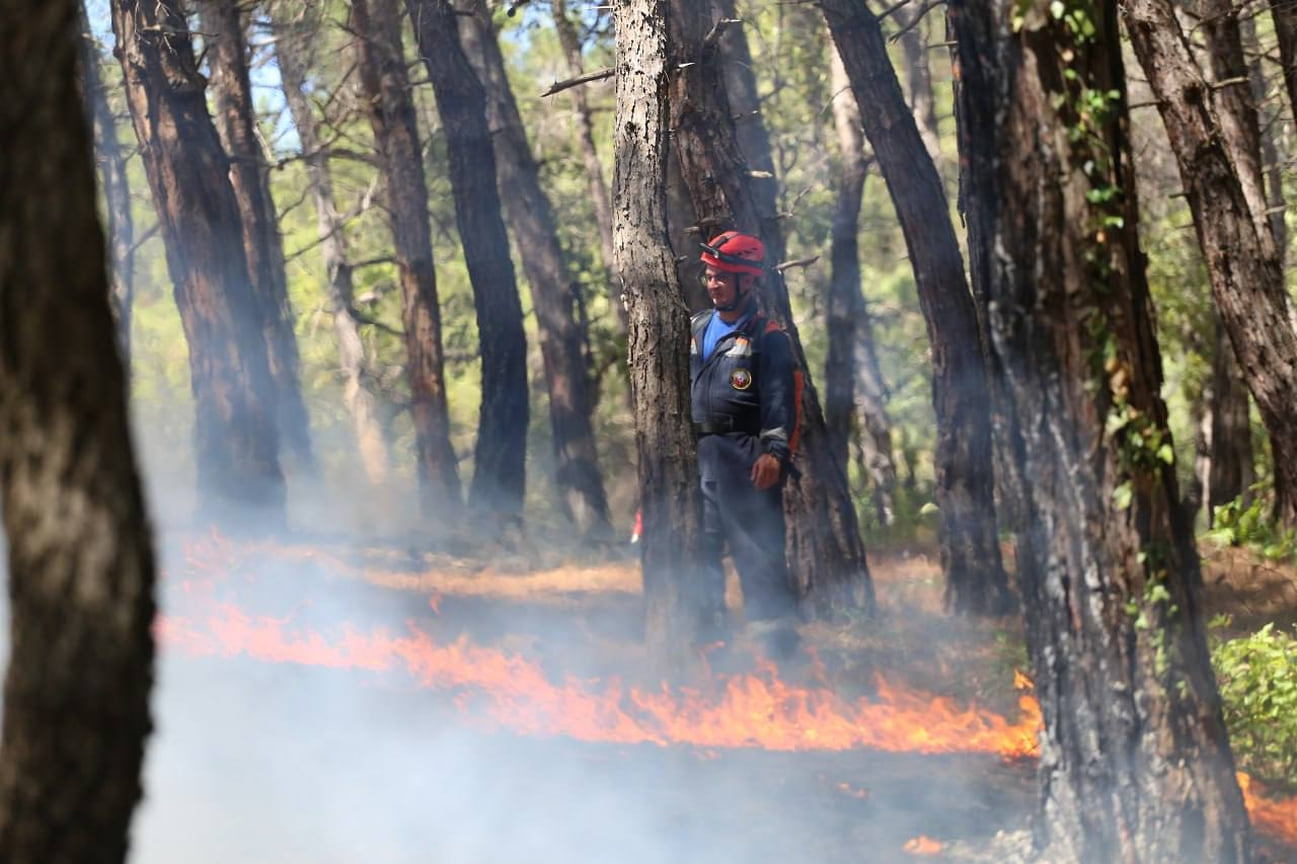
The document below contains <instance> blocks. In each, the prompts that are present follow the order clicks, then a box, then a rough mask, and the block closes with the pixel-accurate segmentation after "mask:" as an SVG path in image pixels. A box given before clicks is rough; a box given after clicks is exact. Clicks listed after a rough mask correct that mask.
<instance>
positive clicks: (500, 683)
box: [157, 605, 1040, 758]
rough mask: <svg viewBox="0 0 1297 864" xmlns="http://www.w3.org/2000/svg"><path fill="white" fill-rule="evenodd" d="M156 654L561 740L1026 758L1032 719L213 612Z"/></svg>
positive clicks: (1028, 704) (898, 697) (167, 638)
mask: <svg viewBox="0 0 1297 864" xmlns="http://www.w3.org/2000/svg"><path fill="white" fill-rule="evenodd" d="M157 632H158V636H159V639H160V641H161V642H162V643H163V644H164V645H169V646H172V647H174V648H176V649H178V650H181V651H185V652H186V653H190V654H198V655H219V656H232V655H240V654H242V655H246V656H248V657H252V658H255V659H258V660H265V661H270V662H278V663H298V664H303V665H312V666H326V667H331V668H341V669H364V670H371V671H390V670H397V671H402V670H403V671H405V672H406V673H408V674H409V675H411V676H412V677H413V678H414V679H415V680H416V681H418V683H419V684H420V685H421V686H424V687H431V688H436V689H447V690H460V691H478V693H479V694H480V696H481V697H482V698H483V700H484V701H485V703H486V707H487V710H488V712H489V714H490V716H492V717H493V718H494V719H495V720H496V721H497V722H499V723H501V724H502V725H503V726H505V727H507V728H509V729H512V730H514V731H516V732H520V733H523V734H529V735H566V736H569V737H573V738H578V739H581V740H585V741H600V742H616V743H625V744H634V743H653V744H659V745H667V744H687V745H692V746H695V747H724V748H733V747H761V748H764V749H767V750H849V749H874V750H885V751H892V752H917V753H955V752H963V753H998V754H1000V755H1002V756H1005V757H1009V758H1016V757H1025V756H1032V755H1035V753H1036V729H1037V728H1038V727H1039V725H1040V710H1039V707H1038V706H1037V704H1036V702H1035V700H1034V699H1032V698H1031V697H1029V696H1022V697H1020V699H1019V707H1020V710H1021V714H1022V716H1021V718H1020V719H1019V720H1018V721H1017V722H1016V723H1011V722H1010V721H1008V720H1006V719H1005V718H1004V717H1002V716H1000V715H998V714H995V713H993V712H990V711H985V710H982V709H979V708H977V707H976V706H972V707H968V708H961V707H959V706H957V705H956V704H955V703H954V701H953V700H951V699H947V698H944V697H939V696H932V695H928V694H923V693H918V692H912V691H906V690H901V689H899V688H897V687H894V686H892V685H891V684H889V683H888V682H887V681H885V680H882V679H879V680H878V681H877V693H876V695H875V697H874V698H873V699H864V698H861V699H859V700H856V701H854V702H853V701H849V700H846V699H843V698H842V697H840V696H838V695H837V694H835V693H833V692H832V691H831V690H828V689H825V688H801V687H795V686H792V685H789V684H786V683H784V682H783V681H781V680H780V679H779V678H778V676H777V674H776V670H775V668H774V667H773V666H772V665H767V666H765V667H764V668H763V669H761V670H760V671H759V672H758V674H755V675H746V676H740V677H735V678H730V679H728V680H725V681H723V682H722V686H721V687H720V688H719V690H718V691H717V692H715V693H703V692H701V691H698V690H694V689H679V690H672V689H670V688H668V687H666V686H665V685H663V686H662V687H661V688H659V689H645V688H640V687H633V686H632V687H627V686H624V685H623V684H622V683H621V682H620V681H619V680H617V679H611V680H609V681H607V682H603V683H602V684H601V682H598V681H584V680H580V679H574V678H569V679H567V680H566V681H565V682H564V683H563V684H562V685H556V684H553V683H551V682H550V681H549V680H548V678H547V677H546V675H545V673H544V670H543V669H542V668H541V667H540V665H539V664H537V663H535V662H532V661H530V660H527V659H526V658H523V657H519V656H517V655H506V654H503V653H501V652H499V651H494V650H490V649H485V648H480V647H476V646H474V645H471V644H470V643H469V642H468V641H467V640H466V639H463V638H461V639H460V640H459V641H457V642H454V643H452V644H449V645H441V644H437V643H436V642H434V641H433V640H432V638H431V637H429V636H428V635H427V634H425V633H422V632H420V631H419V630H417V629H415V628H414V627H413V626H411V628H410V633H409V635H406V636H391V635H388V634H386V633H377V634H373V635H363V634H357V633H353V632H346V633H344V634H343V636H342V637H341V638H340V639H339V640H337V641H336V642H330V641H328V640H326V639H325V638H324V637H322V636H320V635H319V634H305V635H302V634H296V633H292V632H289V630H288V629H287V627H286V624H285V622H284V621H281V620H279V619H274V618H265V617H259V618H253V617H249V616H247V615H245V614H244V613H243V612H241V611H239V610H238V609H237V608H235V607H233V606H229V605H224V606H219V607H217V610H216V614H214V615H212V616H210V617H209V618H208V619H207V621H206V626H202V625H199V624H197V623H195V622H194V621H193V620H192V619H185V618H165V619H160V620H159V622H158V625H157Z"/></svg>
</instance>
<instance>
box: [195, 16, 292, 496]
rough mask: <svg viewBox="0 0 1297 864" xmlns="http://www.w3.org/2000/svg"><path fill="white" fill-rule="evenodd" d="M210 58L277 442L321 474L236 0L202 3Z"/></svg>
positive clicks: (219, 129)
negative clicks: (313, 449) (254, 298)
mask: <svg viewBox="0 0 1297 864" xmlns="http://www.w3.org/2000/svg"><path fill="white" fill-rule="evenodd" d="M198 8H199V13H200V20H201V22H202V27H203V40H204V43H205V44H206V46H207V63H208V67H209V68H210V69H211V90H212V99H213V103H214V107H215V109H216V110H215V114H214V116H213V119H214V121H215V124H216V132H217V134H218V135H220V138H221V145H222V146H223V147H224V148H225V152H226V153H227V154H228V155H229V157H230V170H229V176H230V186H231V188H233V190H234V200H235V202H236V203H237V204H238V206H239V217H240V220H241V222H242V224H243V252H244V254H245V255H246V256H247V259H248V275H249V276H251V277H252V290H253V291H254V292H255V294H256V296H257V300H258V306H259V308H260V312H261V335H262V338H264V339H265V341H266V353H267V356H268V357H269V359H270V377H271V380H272V382H273V383H274V388H275V390H274V399H275V402H274V405H275V412H276V417H277V420H278V423H279V440H280V443H281V444H282V445H283V446H284V448H285V449H286V450H287V451H288V454H289V456H290V457H291V461H290V464H291V465H293V466H295V467H296V468H297V469H298V470H299V471H301V472H302V473H304V474H308V475H309V474H313V473H314V472H315V457H314V455H313V454H312V453H311V424H310V420H309V419H307V416H306V403H305V402H303V401H302V386H301V381H300V378H299V370H300V367H301V363H300V361H299V360H298V356H297V334H296V333H295V332H294V331H293V310H292V308H291V307H290V305H289V302H288V280H287V277H286V276H285V273H284V244H283V241H282V239H281V238H280V236H279V219H278V213H276V211H275V202H274V199H273V198H271V196H270V166H269V165H268V164H267V163H266V157H265V153H264V151H263V149H262V146H261V142H260V139H259V137H258V133H257V119H256V115H255V113H254V110H253V98H252V81H251V79H250V78H249V76H248V60H247V54H246V47H245V40H244V22H243V20H242V16H241V15H240V12H239V2H238V0H202V2H200V3H199V6H198Z"/></svg>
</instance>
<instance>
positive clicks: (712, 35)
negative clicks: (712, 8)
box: [703, 18, 743, 53]
mask: <svg viewBox="0 0 1297 864" xmlns="http://www.w3.org/2000/svg"><path fill="white" fill-rule="evenodd" d="M742 23H743V21H742V20H741V19H739V18H721V19H719V20H717V22H716V23H715V24H713V25H712V29H711V30H709V31H707V35H706V36H704V37H703V52H704V53H706V52H708V51H710V50H712V49H713V48H715V47H716V43H717V42H719V41H720V40H721V34H722V33H724V32H725V29H726V28H727V27H730V26H731V25H734V24H742Z"/></svg>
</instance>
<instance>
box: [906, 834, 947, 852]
mask: <svg viewBox="0 0 1297 864" xmlns="http://www.w3.org/2000/svg"><path fill="white" fill-rule="evenodd" d="M901 848H902V849H904V850H905V851H906V852H909V853H910V854H911V855H939V854H941V849H942V846H941V841H939V840H933V839H932V838H931V837H928V836H926V835H924V834H920V835H919V836H918V837H914V838H912V839H910V840H907V841H906V842H905V845H904V846H902V847H901Z"/></svg>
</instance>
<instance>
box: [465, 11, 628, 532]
mask: <svg viewBox="0 0 1297 864" xmlns="http://www.w3.org/2000/svg"><path fill="white" fill-rule="evenodd" d="M471 9H472V14H471V15H468V16H464V17H463V18H462V20H461V22H460V38H461V39H462V40H463V42H464V48H465V51H466V53H467V54H468V55H469V57H470V59H471V60H472V62H473V64H474V67H475V69H476V71H477V74H478V76H479V78H480V79H481V81H482V85H483V88H484V89H485V91H486V112H487V120H488V121H489V122H490V124H491V127H492V129H494V130H495V134H494V135H493V136H492V137H491V143H492V144H493V145H494V147H495V167H496V172H497V176H498V178H499V182H498V185H499V189H500V191H501V201H502V202H503V204H504V215H505V218H506V219H507V220H508V222H509V227H510V230H512V232H513V236H514V240H515V241H516V242H517V244H518V253H519V257H520V258H521V259H522V269H523V273H524V275H526V277H527V282H528V284H529V285H530V286H531V300H532V307H533V308H534V309H535V312H536V323H537V329H538V331H539V336H540V353H541V359H542V361H543V363H544V366H545V384H546V388H547V391H548V394H549V419H550V428H551V429H552V431H553V434H554V483H555V485H556V486H557V487H558V492H559V498H558V502H559V506H560V509H561V510H562V511H563V512H564V514H565V515H566V516H567V518H569V519H571V520H572V522H573V523H574V524H575V526H576V529H577V531H578V532H579V533H580V534H581V536H582V537H584V538H586V539H588V540H593V541H599V542H603V541H606V540H608V539H610V538H611V535H612V525H611V524H610V523H609V521H608V498H607V495H606V494H605V493H604V485H603V474H602V473H601V472H600V470H599V459H598V453H597V452H596V447H595V438H594V426H593V424H592V423H591V419H590V417H591V413H592V412H593V410H594V404H593V401H592V393H593V387H592V385H591V381H590V374H589V370H588V369H587V367H586V357H585V351H584V339H583V338H582V332H583V329H582V327H581V326H580V324H579V323H578V322H577V318H576V312H575V309H574V308H573V307H574V305H575V301H576V300H577V296H576V286H575V282H574V280H573V279H572V278H571V276H570V274H569V272H568V267H567V262H566V261H565V260H564V257H563V248H562V245H561V244H560V243H559V239H558V225H557V224H556V223H555V220H554V211H553V208H552V207H551V206H550V201H549V196H548V194H546V192H545V189H544V188H543V187H542V186H541V182H540V167H539V166H538V165H537V164H536V160H535V158H533V157H532V153H531V145H530V144H528V142H527V132H526V129H525V128H524V127H523V124H522V117H521V115H520V114H519V113H518V105H517V103H516V102H515V101H514V95H513V91H512V90H511V89H510V87H509V80H508V77H507V75H506V72H505V65H504V56H503V55H502V54H501V53H500V44H499V42H498V41H497V36H496V33H495V28H494V26H493V25H492V23H491V13H490V12H489V11H488V9H487V7H486V3H485V2H484V0H473V3H472V6H471Z"/></svg>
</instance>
